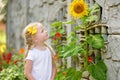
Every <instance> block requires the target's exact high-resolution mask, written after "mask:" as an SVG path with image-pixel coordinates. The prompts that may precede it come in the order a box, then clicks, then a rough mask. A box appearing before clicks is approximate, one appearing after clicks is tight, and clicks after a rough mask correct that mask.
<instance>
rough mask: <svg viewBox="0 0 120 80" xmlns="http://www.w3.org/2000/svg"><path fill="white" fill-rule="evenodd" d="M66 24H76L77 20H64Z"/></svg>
mask: <svg viewBox="0 0 120 80" xmlns="http://www.w3.org/2000/svg"><path fill="white" fill-rule="evenodd" d="M63 23H64V24H74V23H75V22H74V21H72V20H70V21H67V22H63Z"/></svg>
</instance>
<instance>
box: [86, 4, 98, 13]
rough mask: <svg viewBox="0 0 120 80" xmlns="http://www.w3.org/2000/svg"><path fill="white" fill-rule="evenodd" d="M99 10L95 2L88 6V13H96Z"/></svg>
mask: <svg viewBox="0 0 120 80" xmlns="http://www.w3.org/2000/svg"><path fill="white" fill-rule="evenodd" d="M99 10H100V6H99V5H98V4H97V3H95V4H94V5H93V6H92V7H90V8H89V10H88V11H89V12H90V15H91V14H93V13H96V12H98V11H99Z"/></svg>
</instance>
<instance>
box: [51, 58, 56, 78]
mask: <svg viewBox="0 0 120 80" xmlns="http://www.w3.org/2000/svg"><path fill="white" fill-rule="evenodd" d="M56 72H57V69H56V65H55V62H54V59H53V58H52V77H51V80H54V78H55V75H56Z"/></svg>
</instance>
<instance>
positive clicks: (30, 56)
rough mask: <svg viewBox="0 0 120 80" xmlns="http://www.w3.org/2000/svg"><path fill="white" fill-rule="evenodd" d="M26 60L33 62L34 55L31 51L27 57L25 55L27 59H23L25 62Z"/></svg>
mask: <svg viewBox="0 0 120 80" xmlns="http://www.w3.org/2000/svg"><path fill="white" fill-rule="evenodd" d="M27 59H29V60H32V61H34V60H35V54H34V52H33V51H29V52H28V55H27V57H26V58H25V60H27Z"/></svg>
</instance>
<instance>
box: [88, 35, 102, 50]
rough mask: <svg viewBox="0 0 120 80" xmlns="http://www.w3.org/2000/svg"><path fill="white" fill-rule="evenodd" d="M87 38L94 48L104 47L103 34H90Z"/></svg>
mask: <svg viewBox="0 0 120 80" xmlns="http://www.w3.org/2000/svg"><path fill="white" fill-rule="evenodd" d="M86 40H87V42H88V44H90V45H91V46H92V47H94V48H98V49H99V48H104V39H103V37H102V36H101V35H90V36H89V37H87V39H86Z"/></svg>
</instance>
